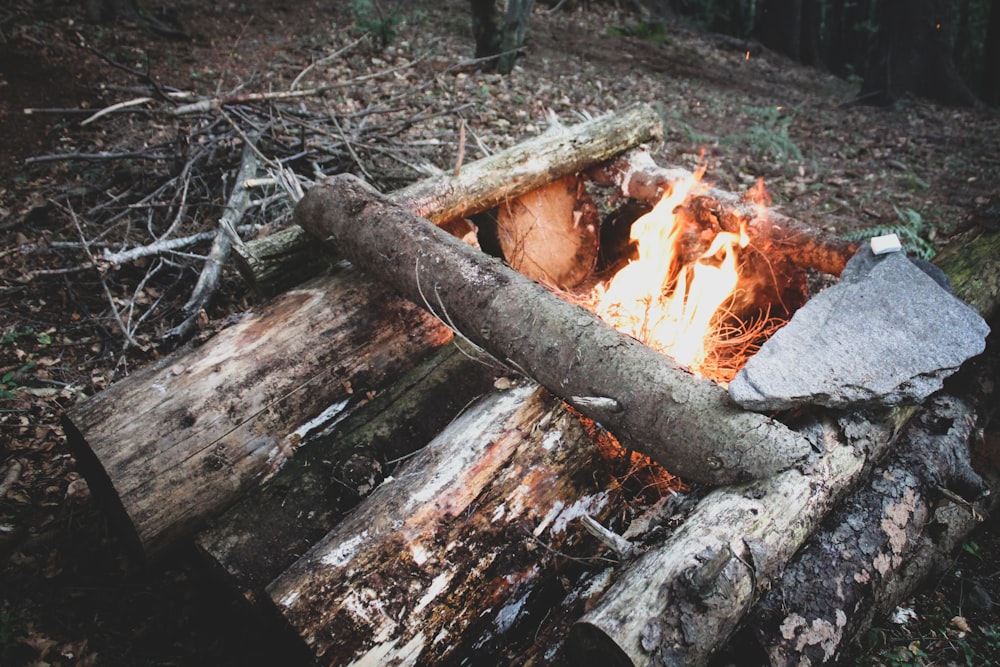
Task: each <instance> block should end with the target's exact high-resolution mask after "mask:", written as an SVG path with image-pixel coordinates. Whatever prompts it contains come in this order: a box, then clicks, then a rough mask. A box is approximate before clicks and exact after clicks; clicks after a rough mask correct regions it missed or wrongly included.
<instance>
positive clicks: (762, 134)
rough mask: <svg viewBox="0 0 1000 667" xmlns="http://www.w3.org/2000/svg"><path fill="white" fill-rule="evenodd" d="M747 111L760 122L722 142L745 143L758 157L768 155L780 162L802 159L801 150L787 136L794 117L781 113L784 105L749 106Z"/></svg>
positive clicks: (793, 115)
mask: <svg viewBox="0 0 1000 667" xmlns="http://www.w3.org/2000/svg"><path fill="white" fill-rule="evenodd" d="M747 111H748V113H749V114H750V115H751V116H756V117H757V118H759V119H760V123H758V124H757V125H754V126H753V127H751V128H750V129H749V130H747V131H746V132H741V133H739V134H734V135H732V136H729V137H725V138H723V139H722V142H723V143H739V144H745V145H746V147H747V148H748V149H749V150H750V151H751V152H752V153H753V154H754V156H755V157H757V158H758V159H760V158H763V157H766V156H768V155H770V156H771V157H773V158H775V159H777V160H780V161H782V162H788V161H789V160H795V161H801V160H802V151H801V150H799V147H798V146H797V145H796V144H795V142H794V141H792V138H791V137H789V136H788V126H789V125H791V124H792V121H793V120H794V119H795V114H788V113H783V112H784V111H785V109H784V107H777V106H776V107H763V108H750V109H748V110H747Z"/></svg>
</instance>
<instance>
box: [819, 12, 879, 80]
mask: <svg viewBox="0 0 1000 667" xmlns="http://www.w3.org/2000/svg"><path fill="white" fill-rule="evenodd" d="M871 19H872V3H871V1H870V0H841V1H840V2H832V3H830V5H829V10H828V14H827V18H826V25H827V32H826V38H827V53H826V65H827V67H829V68H830V71H831V72H833V73H834V74H836V75H837V76H841V77H847V76H849V75H851V74H861V73H863V72H864V70H865V60H866V55H867V54H868V46H869V43H870V41H871V35H870V34H869V32H868V30H867V29H866V26H869V25H870V22H871Z"/></svg>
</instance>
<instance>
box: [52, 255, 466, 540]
mask: <svg viewBox="0 0 1000 667" xmlns="http://www.w3.org/2000/svg"><path fill="white" fill-rule="evenodd" d="M449 340H451V332H450V331H449V330H448V329H447V328H445V327H444V326H442V325H441V324H440V322H438V321H437V320H436V319H435V318H433V317H431V316H430V315H428V314H427V313H426V312H425V311H423V310H421V309H419V308H416V307H414V306H412V305H411V304H409V303H407V302H405V301H403V300H402V299H399V298H398V297H394V296H392V295H391V294H390V293H389V292H388V291H387V290H384V289H381V288H379V287H378V286H376V285H371V284H370V282H369V281H367V280H366V279H364V278H363V277H361V276H359V275H358V272H357V271H355V270H354V269H350V268H342V269H341V270H339V271H338V272H337V273H335V274H334V275H332V276H329V277H326V278H323V279H319V280H316V281H313V282H310V283H307V284H305V285H303V286H302V287H301V288H299V289H296V290H293V291H291V292H289V293H287V294H286V295H284V296H283V297H282V298H280V299H277V300H274V301H272V302H270V303H269V304H267V305H265V306H264V307H262V308H261V309H259V310H258V311H257V312H252V313H249V314H247V315H246V316H245V317H244V318H243V319H242V320H241V321H239V322H237V323H236V324H234V325H232V326H231V327H229V328H228V329H225V330H223V331H222V332H220V333H219V334H218V335H216V336H215V337H214V338H212V339H211V340H210V341H208V342H207V343H205V344H204V345H202V346H201V347H197V348H193V349H186V350H182V351H181V352H179V353H176V354H173V355H170V356H168V357H165V358H164V359H162V360H161V361H159V362H157V363H155V364H152V365H151V366H148V367H146V368H144V369H142V370H140V371H139V372H137V373H134V374H133V375H131V376H129V377H128V378H126V379H124V380H122V381H120V382H117V383H115V384H114V385H112V386H111V387H109V388H108V389H106V390H104V391H103V392H101V393H100V394H97V395H96V396H94V397H93V398H91V399H90V400H88V401H86V402H84V403H82V404H81V405H79V406H76V407H74V408H73V409H71V410H70V411H68V413H67V417H66V428H67V434H68V437H69V441H70V444H71V445H72V446H73V448H74V452H75V455H76V457H77V460H78V461H79V462H80V464H81V468H82V470H83V472H84V474H85V475H86V477H87V480H88V482H89V483H90V486H91V488H92V489H93V490H94V493H95V495H98V496H100V497H102V498H103V499H104V500H105V501H106V504H107V506H108V507H109V508H110V509H111V510H112V512H113V515H114V517H115V518H116V519H117V523H118V524H119V525H120V526H121V528H122V532H123V534H125V535H126V536H127V537H128V538H129V541H130V543H131V544H132V545H133V546H134V547H135V549H136V551H137V552H139V553H145V554H147V555H150V554H154V553H156V552H157V551H159V550H160V549H161V548H163V547H165V546H167V545H168V544H169V543H170V542H172V541H173V540H175V539H176V538H178V537H180V536H182V535H186V534H188V533H189V532H190V531H191V530H193V529H194V528H195V527H197V526H199V525H200V524H202V523H203V522H204V520H205V519H206V518H207V517H211V516H213V515H215V514H217V513H218V512H220V511H221V510H223V509H224V508H225V507H227V506H228V505H230V504H231V503H232V502H233V501H234V500H235V499H236V498H237V497H238V496H239V494H240V493H241V492H243V491H244V490H245V489H246V488H247V487H248V486H252V485H254V484H257V483H259V482H260V481H261V480H262V479H263V478H266V477H267V476H268V475H269V474H271V473H272V472H273V471H275V470H277V468H278V466H279V465H280V463H281V461H282V460H283V459H284V458H286V457H287V456H288V455H290V454H291V453H292V452H293V451H294V449H295V447H296V446H297V444H298V442H299V440H300V438H301V437H302V436H304V435H305V434H306V431H307V430H308V429H309V426H310V422H311V420H314V419H316V418H317V416H318V415H320V416H321V415H323V414H324V411H326V415H327V416H328V417H329V418H331V419H332V418H333V416H334V414H335V413H336V412H337V411H338V410H348V409H350V408H351V407H352V405H354V404H356V403H357V402H359V400H361V399H363V397H364V396H365V394H366V392H369V391H378V390H379V389H380V388H381V387H382V386H383V385H384V384H385V382H386V381H387V378H389V379H391V378H394V377H395V376H397V375H400V374H402V373H404V372H405V371H406V370H407V369H409V368H411V367H412V366H413V365H414V364H416V363H417V362H419V361H420V359H421V358H423V357H424V356H426V355H427V354H429V353H430V352H431V351H432V350H434V349H436V348H438V347H440V346H441V345H443V344H445V343H446V342H448V341H449ZM331 406H332V407H331ZM318 424H319V422H316V423H314V424H313V425H318Z"/></svg>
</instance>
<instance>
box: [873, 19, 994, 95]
mask: <svg viewBox="0 0 1000 667" xmlns="http://www.w3.org/2000/svg"><path fill="white" fill-rule="evenodd" d="M951 4H952V3H951V2H948V1H947V0H885V2H883V3H882V8H881V12H880V14H879V27H878V34H877V35H876V37H875V43H874V47H873V51H872V57H871V58H870V60H869V62H868V68H867V71H866V72H865V81H864V84H863V85H862V87H861V97H860V101H862V102H864V103H866V104H877V105H878V104H892V103H893V102H895V101H896V100H897V99H899V98H900V97H901V96H902V95H904V94H906V93H912V94H914V95H918V96H920V97H926V98H928V99H931V100H934V101H936V102H941V103H943V104H950V105H955V106H971V105H973V104H975V102H976V98H975V96H974V95H973V94H972V92H971V91H970V90H969V89H968V87H967V86H966V85H965V83H964V82H963V81H962V79H961V77H959V74H958V71H957V69H956V67H955V61H954V54H953V49H952V40H951V36H952V15H951Z"/></svg>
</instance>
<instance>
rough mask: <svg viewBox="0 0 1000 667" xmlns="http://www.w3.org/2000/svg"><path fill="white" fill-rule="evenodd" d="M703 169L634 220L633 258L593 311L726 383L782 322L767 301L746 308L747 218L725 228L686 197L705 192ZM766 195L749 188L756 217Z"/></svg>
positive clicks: (598, 293) (602, 290) (598, 295)
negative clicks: (754, 308)
mask: <svg viewBox="0 0 1000 667" xmlns="http://www.w3.org/2000/svg"><path fill="white" fill-rule="evenodd" d="M704 171H705V170H704V168H701V169H699V170H698V171H697V172H696V173H695V174H694V175H693V176H692V177H691V178H689V179H684V180H682V181H678V182H674V183H671V184H670V186H669V187H668V188H667V190H666V191H665V192H664V194H663V196H662V198H661V199H660V201H659V202H658V203H657V204H656V205H655V206H654V207H653V209H652V210H651V211H649V212H648V213H646V214H645V215H643V216H642V217H640V218H639V219H638V220H636V221H635V222H634V223H633V224H632V228H631V239H632V241H633V242H634V244H635V249H636V255H637V256H636V258H635V259H634V260H633V261H631V262H630V263H629V264H628V265H626V266H625V267H624V268H622V269H621V270H620V271H618V273H616V274H615V275H614V276H613V277H612V278H611V279H610V280H608V281H607V283H601V284H599V285H598V286H597V287H596V288H595V290H594V295H593V296H594V302H595V303H594V312H596V313H597V314H598V315H599V316H600V317H601V319H603V320H604V321H605V322H608V323H609V324H611V325H612V326H614V327H615V328H616V329H618V330H619V331H622V332H623V333H627V334H629V335H630V336H633V337H634V338H636V339H638V340H640V341H642V342H643V343H645V344H646V345H649V346H650V347H652V348H653V349H655V350H657V351H659V352H662V353H664V354H667V355H669V356H671V357H673V358H674V359H675V360H677V361H678V362H679V363H680V364H682V365H684V366H686V367H688V368H689V369H691V370H692V371H694V372H696V373H698V374H700V375H702V376H704V377H708V378H710V379H712V380H715V381H716V382H718V383H720V384H725V383H726V382H728V381H729V380H730V379H732V377H733V376H735V375H736V372H737V371H739V369H740V368H741V367H742V366H743V363H745V361H746V359H747V357H749V356H750V355H751V354H752V353H753V351H754V350H756V349H757V348H758V347H759V346H760V344H761V343H762V342H763V340H764V339H766V337H767V336H768V335H769V334H770V333H772V332H773V331H774V330H776V329H777V328H778V327H780V326H781V324H783V323H784V320H783V319H777V318H771V317H769V313H770V310H771V309H770V304H764V305H763V307H762V308H758V309H757V313H756V314H755V315H752V316H751V315H749V313H748V312H747V311H748V307H747V305H748V303H752V301H753V299H752V295H751V292H752V291H753V284H754V283H755V282H756V277H753V278H752V277H750V276H749V275H748V269H749V267H750V266H751V265H750V263H749V262H748V261H746V258H745V257H744V255H745V254H746V253H745V251H746V249H747V246H748V245H749V244H750V237H749V235H748V234H747V221H746V220H739V221H738V227H737V228H736V229H723V228H721V227H718V226H717V225H713V224H711V223H709V224H705V222H704V221H703V220H699V219H698V218H697V217H696V216H695V215H693V213H694V210H695V209H694V208H693V207H692V206H691V205H690V203H691V201H692V199H693V198H695V197H698V196H704V194H705V193H706V192H707V190H708V187H707V186H706V185H705V184H703V183H702V181H701V178H702V175H703V174H704ZM764 196H766V193H765V192H764V190H763V184H762V183H761V184H760V187H759V188H758V190H756V191H755V199H756V201H757V202H758V204H759V206H758V217H762V216H765V215H766V209H765V208H764V206H763V203H762V202H763V197H764ZM748 295H750V296H748ZM744 318H746V319H744Z"/></svg>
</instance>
